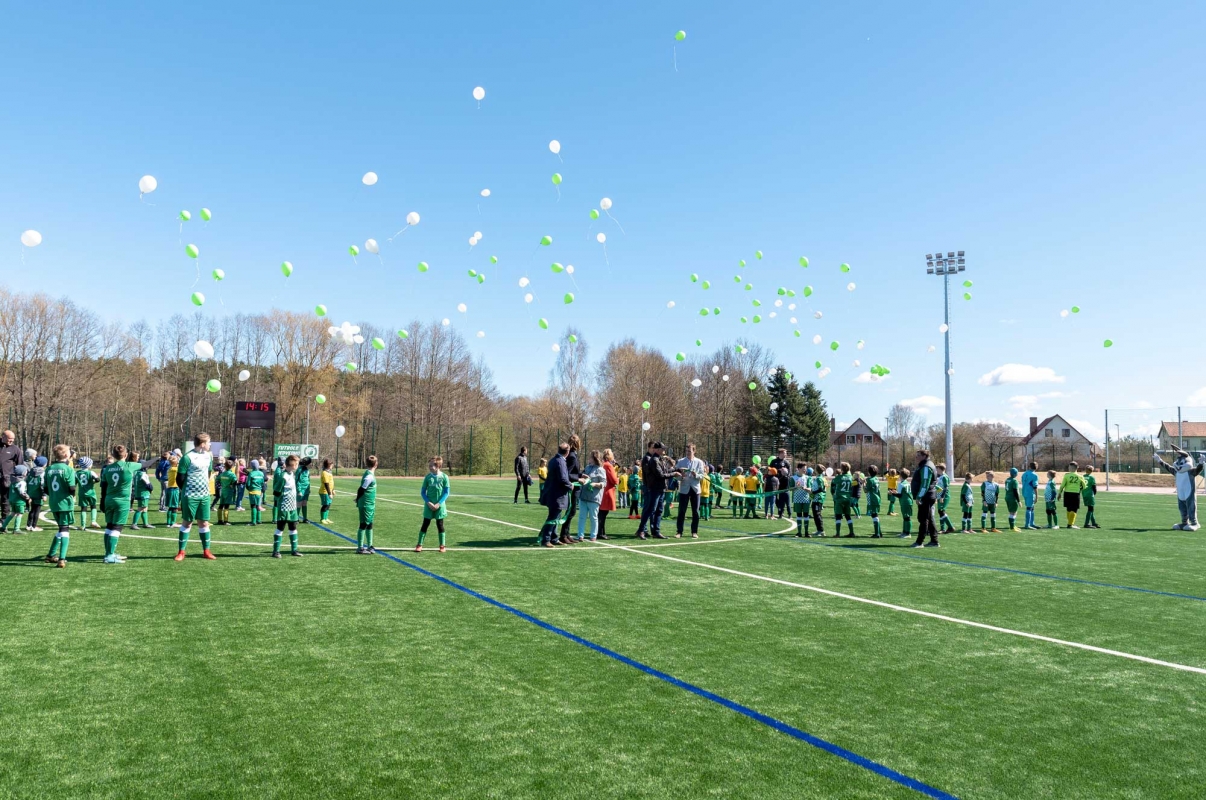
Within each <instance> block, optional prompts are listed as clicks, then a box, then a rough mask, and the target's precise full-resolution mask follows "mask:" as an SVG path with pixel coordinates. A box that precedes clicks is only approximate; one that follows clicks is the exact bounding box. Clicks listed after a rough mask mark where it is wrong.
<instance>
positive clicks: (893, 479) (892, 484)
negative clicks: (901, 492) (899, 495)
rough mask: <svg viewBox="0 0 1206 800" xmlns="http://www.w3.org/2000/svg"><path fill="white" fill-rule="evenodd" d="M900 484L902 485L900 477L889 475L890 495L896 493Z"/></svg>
mask: <svg viewBox="0 0 1206 800" xmlns="http://www.w3.org/2000/svg"><path fill="white" fill-rule="evenodd" d="M899 483H900V476H899V475H889V476H888V493H889V494H892V493H894V492H895V491H896V486H897V484H899Z"/></svg>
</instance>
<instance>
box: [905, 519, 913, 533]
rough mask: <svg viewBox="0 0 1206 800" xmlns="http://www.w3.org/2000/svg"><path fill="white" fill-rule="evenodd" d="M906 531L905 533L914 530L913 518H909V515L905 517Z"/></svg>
mask: <svg viewBox="0 0 1206 800" xmlns="http://www.w3.org/2000/svg"><path fill="white" fill-rule="evenodd" d="M904 532H905V533H912V532H913V520H911V519H909V518H908V517H905V518H904Z"/></svg>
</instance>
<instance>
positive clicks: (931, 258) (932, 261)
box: [925, 250, 971, 475]
mask: <svg viewBox="0 0 1206 800" xmlns="http://www.w3.org/2000/svg"><path fill="white" fill-rule="evenodd" d="M965 269H967V264H966V262H965V261H964V260H963V251H962V250H960V251H959V252H958V253H957V254H956V253H953V252H948V253H947V254H946V256H945V257H944V256H943V255H942V253H941V252H938V253H933V254H931V253H926V254H925V272H926V274H927V275H941V276H942V298H943V301H942V318H943V320H942V321H943V323H944V327H945V329H946V330H945V331H944V332H943V338H944V339H945V341H946V376H945V377H946V465H947V469H948V470H949V471H950V473H951V474H952V475H953V474H955V431H954V428H952V427H951V275H958V274H959V273H960V272H963V271H964V270H965ZM968 468H969V469H970V468H971V467H970V465H969V466H968Z"/></svg>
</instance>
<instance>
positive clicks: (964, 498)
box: [959, 482, 972, 508]
mask: <svg viewBox="0 0 1206 800" xmlns="http://www.w3.org/2000/svg"><path fill="white" fill-rule="evenodd" d="M959 504H960V505H965V506H968V507H969V508H970V507H971V504H972V488H971V484H970V483H966V482H965V483H964V484H963V487H962V488H961V489H959Z"/></svg>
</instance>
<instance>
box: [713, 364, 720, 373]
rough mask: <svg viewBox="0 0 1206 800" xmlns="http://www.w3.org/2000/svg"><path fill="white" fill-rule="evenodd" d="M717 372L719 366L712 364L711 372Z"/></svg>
mask: <svg viewBox="0 0 1206 800" xmlns="http://www.w3.org/2000/svg"><path fill="white" fill-rule="evenodd" d="M717 372H720V367H718V366H716V365H715V364H713V365H712V374H713V375H715V374H716V373H717Z"/></svg>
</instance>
